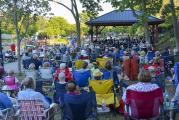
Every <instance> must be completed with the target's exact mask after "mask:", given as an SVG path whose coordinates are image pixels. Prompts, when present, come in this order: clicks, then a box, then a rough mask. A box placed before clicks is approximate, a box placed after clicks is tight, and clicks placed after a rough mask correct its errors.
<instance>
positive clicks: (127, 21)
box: [86, 10, 164, 41]
mask: <svg viewBox="0 0 179 120" xmlns="http://www.w3.org/2000/svg"><path fill="white" fill-rule="evenodd" d="M135 13H136V14H137V15H139V16H140V15H141V14H142V12H141V11H135ZM138 21H139V20H138V18H137V17H135V16H134V14H133V11H132V10H124V11H119V10H114V11H111V12H109V13H106V14H104V15H102V16H100V17H97V18H96V19H93V20H90V21H88V22H86V24H87V25H88V26H90V27H91V41H93V35H94V28H95V33H96V36H98V34H99V33H100V32H101V31H102V30H103V29H104V28H105V26H132V25H133V24H135V23H137V22H138ZM163 22H164V21H163V20H161V19H158V18H156V17H154V16H149V17H148V24H149V25H150V26H151V31H152V32H153V38H154V41H156V40H157V39H158V25H159V24H161V23H163Z"/></svg>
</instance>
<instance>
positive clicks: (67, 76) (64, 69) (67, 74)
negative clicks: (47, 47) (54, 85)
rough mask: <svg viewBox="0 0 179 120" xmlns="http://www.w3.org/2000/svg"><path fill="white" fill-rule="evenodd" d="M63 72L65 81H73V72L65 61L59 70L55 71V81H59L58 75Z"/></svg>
mask: <svg viewBox="0 0 179 120" xmlns="http://www.w3.org/2000/svg"><path fill="white" fill-rule="evenodd" d="M61 72H64V73H65V81H66V82H69V81H72V74H71V72H70V70H69V68H67V67H66V64H65V63H61V64H60V68H57V70H56V71H55V75H54V80H55V81H58V75H59V74H60V73H61Z"/></svg>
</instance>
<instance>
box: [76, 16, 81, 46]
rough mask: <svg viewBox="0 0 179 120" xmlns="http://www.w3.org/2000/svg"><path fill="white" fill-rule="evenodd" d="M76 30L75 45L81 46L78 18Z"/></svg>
mask: <svg viewBox="0 0 179 120" xmlns="http://www.w3.org/2000/svg"><path fill="white" fill-rule="evenodd" d="M77 19H78V18H77ZM76 32H77V46H81V29H80V21H79V19H78V20H76Z"/></svg>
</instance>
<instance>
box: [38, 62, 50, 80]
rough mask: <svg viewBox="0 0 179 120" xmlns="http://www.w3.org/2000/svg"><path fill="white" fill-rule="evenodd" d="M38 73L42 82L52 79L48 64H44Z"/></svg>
mask: <svg viewBox="0 0 179 120" xmlns="http://www.w3.org/2000/svg"><path fill="white" fill-rule="evenodd" d="M39 73H40V76H41V79H44V80H52V79H53V75H52V68H51V67H50V63H49V62H44V64H43V67H41V68H40V69H39Z"/></svg>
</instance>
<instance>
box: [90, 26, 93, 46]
mask: <svg viewBox="0 0 179 120" xmlns="http://www.w3.org/2000/svg"><path fill="white" fill-rule="evenodd" d="M90 32H91V42H92V43H93V42H94V39H93V34H94V33H93V26H91V27H90Z"/></svg>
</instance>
